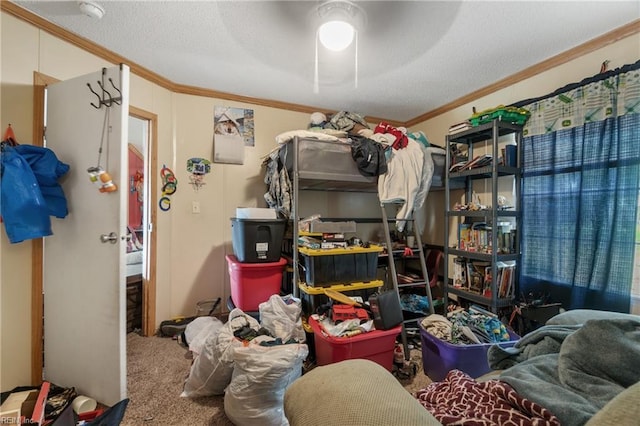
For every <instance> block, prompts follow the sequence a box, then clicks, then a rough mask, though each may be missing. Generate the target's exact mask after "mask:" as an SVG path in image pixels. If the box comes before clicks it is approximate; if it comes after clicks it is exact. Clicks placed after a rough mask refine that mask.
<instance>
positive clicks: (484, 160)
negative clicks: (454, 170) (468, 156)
mask: <svg viewBox="0 0 640 426" xmlns="http://www.w3.org/2000/svg"><path fill="white" fill-rule="evenodd" d="M492 159H493V157H492V156H491V154H483V155H478V156H477V157H474V159H473V160H471V161H469V162H468V163H467V164H466V165H465V166H464V167H463V168H462V169H460V170H471V169H475V168H478V167H484V166H488V165H490V164H491V161H492Z"/></svg>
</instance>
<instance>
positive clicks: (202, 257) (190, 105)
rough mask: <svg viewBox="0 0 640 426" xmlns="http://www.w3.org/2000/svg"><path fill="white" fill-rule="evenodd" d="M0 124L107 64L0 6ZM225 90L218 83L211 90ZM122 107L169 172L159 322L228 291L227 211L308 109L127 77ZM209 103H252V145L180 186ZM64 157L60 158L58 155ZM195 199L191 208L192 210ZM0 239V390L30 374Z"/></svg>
mask: <svg viewBox="0 0 640 426" xmlns="http://www.w3.org/2000/svg"><path fill="white" fill-rule="evenodd" d="M0 27H1V28H0V30H1V36H2V45H1V48H2V51H1V53H2V61H1V62H2V63H1V68H0V71H1V89H2V92H1V102H0V129H2V130H3V131H4V129H5V128H6V126H7V124H9V123H11V124H12V125H13V127H14V129H15V131H16V135H17V137H18V140H19V141H21V142H22V143H31V141H32V118H33V117H32V114H33V99H32V97H33V92H32V81H33V72H34V71H38V72H41V73H43V74H46V75H48V76H51V77H54V78H57V79H60V80H64V79H68V78H71V77H75V76H78V75H82V74H85V73H89V72H93V71H95V70H97V69H99V68H101V67H103V66H110V65H112V64H108V63H105V62H104V61H103V60H101V59H99V58H97V57H95V56H93V55H91V54H89V53H87V52H85V51H83V50H81V49H78V48H76V47H74V46H72V45H70V44H68V43H65V42H63V41H61V40H59V39H57V38H55V37H52V36H50V35H49V34H47V33H46V32H44V31H40V30H38V29H36V28H34V27H33V26H31V25H29V24H26V23H24V22H22V21H21V20H18V19H16V18H14V17H12V16H10V15H7V14H5V13H2V15H1V18H0ZM639 41H640V36H634V37H631V38H628V39H626V40H623V41H620V42H618V43H615V44H613V45H611V46H609V47H607V48H606V49H602V50H601V51H598V52H594V53H592V54H589V55H586V56H585V57H583V58H580V59H577V60H575V61H572V62H571V63H568V64H565V65H563V66H560V67H558V68H557V69H554V70H551V71H548V72H545V73H543V74H541V75H539V76H537V77H535V78H532V79H529V80H527V81H525V82H522V83H519V84H517V85H514V86H512V87H509V88H507V89H504V90H501V91H499V92H497V93H495V94H492V95H491V96H487V97H484V98H482V99H478V100H477V101H474V102H473V105H474V106H476V108H477V109H478V110H482V109H485V108H489V107H492V106H495V105H497V104H501V103H502V104H507V103H510V102H514V101H517V100H521V99H524V98H529V97H534V96H539V95H543V94H546V93H548V92H550V91H552V90H554V89H556V88H558V87H560V86H563V85H564V84H567V83H570V82H574V81H578V80H581V79H582V78H584V77H587V76H590V75H593V74H595V73H596V72H597V71H598V69H599V66H600V63H601V62H602V61H603V60H604V59H609V60H611V66H612V67H617V66H620V65H622V64H625V63H630V62H635V61H636V60H637V59H638V58H639V57H640V52H639V51H638V49H639V48H638V46H640V42H639ZM220 89H224V88H220ZM131 105H132V106H135V107H137V108H141V109H143V110H146V111H149V112H151V113H154V114H157V116H158V166H159V167H161V166H162V164H166V165H167V166H169V167H171V168H172V169H173V171H174V172H175V173H176V175H177V178H178V181H179V189H178V191H177V192H176V193H175V194H174V195H173V196H172V204H171V210H170V211H168V212H162V211H158V220H157V224H156V231H157V235H158V240H157V241H158V257H157V292H156V293H157V307H156V318H157V321H158V322H160V321H162V320H164V319H168V318H171V317H172V316H176V315H190V314H193V312H194V309H195V303H196V302H197V301H198V300H202V299H206V298H212V297H217V296H220V297H223V298H224V299H225V300H226V298H227V297H228V295H229V283H228V274H227V272H226V268H227V265H226V261H225V260H224V254H226V253H232V248H231V226H230V218H231V217H232V216H233V215H234V213H235V208H236V207H238V206H243V207H251V206H263V205H264V202H263V199H262V194H263V192H264V185H263V184H262V171H261V168H260V164H261V161H262V160H261V157H262V156H263V155H264V154H266V153H267V152H269V151H270V150H271V148H273V146H274V145H275V142H274V136H275V135H277V134H278V133H280V132H283V131H286V130H291V129H297V128H304V127H306V125H307V122H308V114H306V113H297V112H290V111H285V110H278V109H274V108H267V107H262V106H252V105H242V104H238V103H235V102H229V101H225V100H219V99H211V98H205V97H199V96H191V95H182V94H175V93H171V92H169V91H167V90H166V89H163V88H162V87H159V86H158V85H156V84H153V83H151V82H149V81H147V80H144V79H142V78H140V77H137V76H135V75H132V76H131ZM215 106H233V107H243V108H252V109H254V111H255V128H256V135H255V147H247V148H245V163H244V165H241V166H240V165H225V164H213V166H212V171H211V173H210V174H209V175H207V176H206V185H205V186H204V187H203V188H201V189H200V190H199V191H194V190H193V188H191V186H190V185H189V184H188V175H187V172H186V161H187V159H188V158H191V157H205V158H211V152H212V136H213V135H212V121H213V109H214V107H215ZM470 114H471V104H469V105H467V106H464V107H461V108H458V109H456V110H454V111H451V112H448V113H446V114H443V115H442V116H439V117H437V118H434V119H431V120H428V121H426V122H424V123H421V124H420V125H418V126H415V127H414V128H413V129H412V130H423V131H425V133H426V134H427V136H428V137H429V139H430V140H431V141H432V142H434V143H436V144H440V145H444V136H445V134H446V131H447V129H448V127H449V125H451V124H452V123H455V122H458V121H461V120H463V119H466V118H467V117H468V116H469V115H470ZM62 160H64V159H62ZM304 197H305V198H302V201H301V202H302V204H303V205H304V207H302V208H301V214H302V215H308V214H311V213H314V212H316V211H317V210H319V209H326V210H325V211H324V212H323V213H324V214H325V216H344V215H354V216H359V217H378V215H379V209H378V207H377V202H376V199H375V195H371V194H358V195H353V194H348V195H344V194H339V195H331V196H330V195H328V194H323V193H319V192H315V193H313V194H305V195H304ZM443 200H444V198H443V193H442V192H438V193H436V192H433V193H431V194H430V195H429V197H428V199H427V206H426V207H425V212H426V217H427V226H426V230H425V241H426V242H432V243H436V244H442V242H443V240H444V235H443V233H442V221H443ZM193 201H198V202H199V203H200V206H201V213H200V214H192V213H191V204H192V202H193ZM1 234H2V236H1V237H0V254H1V262H0V273H1V279H2V281H1V283H0V345H1V349H0V387H1V390H2V391H5V390H9V389H11V388H13V387H15V386H18V385H24V384H28V383H30V381H31V377H30V374H31V373H30V367H31V359H30V353H31V336H30V333H31V316H30V309H31V289H30V286H31V243H30V242H23V243H19V244H9V242H8V240H7V238H6V234H5V233H4V231H2V232H1Z"/></svg>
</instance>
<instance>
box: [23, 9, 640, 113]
mask: <svg viewBox="0 0 640 426" xmlns="http://www.w3.org/2000/svg"><path fill="white" fill-rule="evenodd" d="M14 3H16V4H18V5H20V6H21V7H23V8H25V9H27V10H29V11H31V12H33V13H35V14H37V15H39V16H41V17H43V18H45V19H47V20H49V21H51V22H52V23H54V24H56V25H58V26H60V27H62V28H64V29H67V30H69V31H71V32H73V33H75V34H77V35H80V36H82V37H85V38H87V39H89V40H91V41H93V42H95V43H97V44H99V45H101V46H103V47H105V48H107V49H109V50H111V51H113V52H115V53H117V54H119V55H121V56H123V57H125V58H127V59H129V60H131V61H132V62H135V63H136V64H138V65H141V66H143V67H145V68H147V69H149V70H151V71H153V72H155V73H157V74H159V75H161V76H162V77H165V78H167V79H169V80H171V81H172V82H174V83H177V84H183V85H188V86H195V87H200V88H204V89H211V90H215V91H220V92H227V93H233V94H236V95H242V96H248V97H253V98H260V99H265V100H273V101H279V102H288V103H294V104H301V105H306V106H310V107H313V108H317V109H323V110H324V109H326V110H347V111H354V112H358V113H361V114H363V115H367V116H373V117H383V118H387V119H390V120H396V121H401V122H406V121H410V120H411V119H414V118H416V117H418V116H420V115H422V114H425V113H427V112H429V111H432V110H434V109H436V108H438V107H440V106H442V105H445V104H447V103H449V102H451V101H453V100H455V99H458V98H460V97H462V96H464V95H467V94H469V93H471V92H474V91H476V90H478V89H481V88H483V87H486V86H488V85H490V84H492V83H495V82H497V81H499V80H501V79H503V78H505V77H508V76H510V75H513V74H515V73H517V72H519V71H522V70H524V69H526V68H528V67H529V66H531V65H534V64H537V63H540V62H542V61H544V60H545V59H548V58H550V57H553V56H555V55H558V54H560V53H562V52H565V51H567V50H569V49H571V48H574V47H576V46H578V45H580V44H582V43H584V42H586V41H589V40H591V39H593V38H595V37H598V36H600V35H602V34H604V33H607V32H609V31H611V30H613V29H616V28H618V27H620V26H622V25H625V24H627V23H630V22H632V21H634V20H637V19H639V18H640V2H638V1H621V2H614V1H568V2H564V1H550V2H542V1H499V2H489V1H440V2H438V1H359V2H357V4H358V5H360V6H361V7H362V8H363V9H364V10H365V12H366V26H365V27H364V28H363V30H362V31H361V32H360V33H359V39H358V49H357V50H358V52H357V53H358V65H357V87H355V60H354V57H355V48H352V49H350V50H347V51H346V52H343V53H341V54H336V53H333V54H331V55H330V54H328V53H327V52H325V51H323V50H322V49H320V50H319V67H318V75H319V82H320V85H319V91H318V93H315V92H314V58H315V56H314V52H315V26H314V25H313V23H312V17H311V15H312V14H313V10H314V7H315V6H317V5H318V4H319V3H320V2H317V1H195V2H192V1H104V0H103V1H99V2H98V3H100V4H101V5H102V6H103V7H104V9H105V12H106V13H105V15H104V17H103V18H102V19H101V20H96V19H92V18H89V17H87V16H84V15H82V14H81V13H80V11H79V9H78V6H77V2H76V1H14ZM605 59H606V58H603V60H605ZM597 71H598V70H597V69H593V70H585V77H586V76H589V75H592V74H595V73H597Z"/></svg>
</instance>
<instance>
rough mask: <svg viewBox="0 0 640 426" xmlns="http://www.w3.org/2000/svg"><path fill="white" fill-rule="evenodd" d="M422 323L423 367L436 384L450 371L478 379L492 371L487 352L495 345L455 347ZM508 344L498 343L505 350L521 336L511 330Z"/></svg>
mask: <svg viewBox="0 0 640 426" xmlns="http://www.w3.org/2000/svg"><path fill="white" fill-rule="evenodd" d="M419 323H420V340H422V366H423V368H424V373H425V374H426V375H427V376H429V378H430V379H431V380H433V381H435V382H439V381H441V380H442V379H444V378H445V376H446V375H447V373H448V372H449V371H450V370H454V369H456V370H461V371H464V372H465V373H467V374H468V375H469V376H471V377H473V378H478V377H480V376H482V375H483V374H486V373H488V372H490V371H491V368H490V367H489V361H487V351H488V350H489V347H490V346H491V345H493V344H494V343H486V344H479V345H454V344H451V343H449V342H445V341H444V340H441V339H438V338H437V337H435V336H434V335H433V334H431V333H429V332H428V331H426V330H425V329H424V327H422V321H420V322H419ZM509 337H510V338H511V340H510V341H508V342H502V343H498V345H500V346H501V347H503V348H508V347H511V346H513V345H515V343H516V341H518V340H519V339H520V336H518V335H517V334H515V333H513V332H512V331H511V330H509Z"/></svg>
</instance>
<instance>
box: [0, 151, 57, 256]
mask: <svg viewBox="0 0 640 426" xmlns="http://www.w3.org/2000/svg"><path fill="white" fill-rule="evenodd" d="M18 148H19V149H18ZM34 148H35V149H34ZM21 152H22V153H24V154H25V155H24V156H23V155H22V153H21ZM1 165H2V167H1V169H2V170H1V173H0V174H1V177H2V178H1V181H0V202H1V204H0V212H1V214H2V218H3V221H4V224H5V231H6V232H7V236H8V237H9V241H10V242H11V243H19V242H22V241H24V240H29V239H33V238H41V237H46V236H49V235H52V231H51V218H50V215H54V216H56V217H65V216H66V215H67V202H66V198H65V197H64V193H63V192H62V188H61V187H60V186H59V184H58V183H57V181H56V179H57V178H58V177H60V176H62V175H63V174H64V173H66V171H68V170H69V166H68V165H66V164H64V163H62V162H60V161H59V160H58V159H57V158H56V157H55V154H53V152H52V151H51V150H49V149H48V148H43V147H35V146H31V145H18V146H16V147H10V146H8V145H6V146H5V145H3V147H2V162H1ZM34 169H35V170H36V172H34ZM40 182H42V185H41V183H40ZM42 189H44V193H46V194H47V196H46V197H45V195H44V194H43V190H42Z"/></svg>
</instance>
